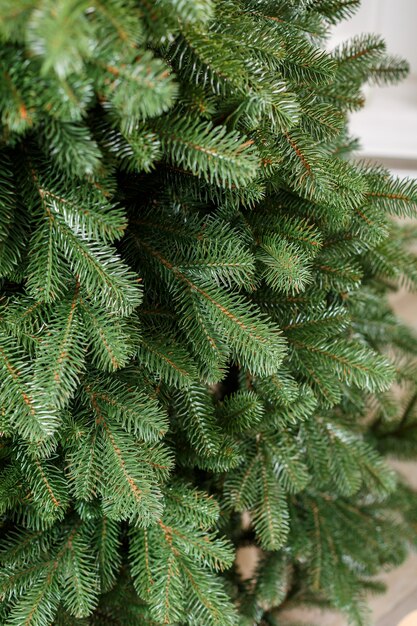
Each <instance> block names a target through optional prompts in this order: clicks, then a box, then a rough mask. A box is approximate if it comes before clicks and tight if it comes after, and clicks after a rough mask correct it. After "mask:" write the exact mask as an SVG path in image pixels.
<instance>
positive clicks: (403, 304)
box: [238, 291, 417, 626]
mask: <svg viewBox="0 0 417 626" xmlns="http://www.w3.org/2000/svg"><path fill="white" fill-rule="evenodd" d="M392 304H393V306H394V308H395V310H396V312H397V314H398V315H399V316H400V317H401V318H402V319H403V320H404V321H406V322H407V323H408V324H410V325H411V326H414V327H415V328H416V330H417V294H408V293H406V292H405V291H404V292H400V293H398V294H396V295H395V297H394V298H393V299H392ZM392 465H393V467H394V468H395V469H397V470H398V471H399V472H401V473H402V474H403V475H404V476H405V477H406V478H407V480H408V481H409V482H410V483H411V484H412V486H413V487H414V488H415V489H416V490H417V462H413V463H405V462H393V463H392ZM256 560H257V554H256V551H254V549H253V548H244V549H243V550H241V551H240V554H239V556H238V564H239V566H240V568H241V570H242V572H244V573H245V574H246V575H250V573H251V572H252V571H253V569H254V567H255V566H256ZM379 579H380V580H382V581H384V582H385V584H386V585H387V593H386V594H384V595H382V596H375V597H370V598H369V605H370V609H371V618H370V623H371V624H372V626H398V625H399V623H400V621H401V620H402V619H403V618H404V617H405V616H407V615H408V614H409V613H412V612H413V611H417V553H416V554H412V555H411V556H410V557H409V558H408V560H407V561H406V562H405V563H404V564H403V565H402V566H401V567H399V568H397V569H395V570H393V571H391V572H387V573H384V574H382V575H381V576H379ZM290 615H291V617H292V618H293V619H294V620H299V621H300V622H301V623H303V622H304V623H306V624H311V623H313V624H317V626H348V623H347V621H346V620H345V619H344V618H342V617H341V616H340V615H339V614H335V613H323V612H320V611H312V610H311V609H309V610H297V611H292V612H291V614H290ZM412 624H413V625H414V624H415V626H417V621H415V622H414V620H413V622H412ZM407 626H408V625H407ZM410 626H411V625H410Z"/></svg>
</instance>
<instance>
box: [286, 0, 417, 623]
mask: <svg viewBox="0 0 417 626" xmlns="http://www.w3.org/2000/svg"><path fill="white" fill-rule="evenodd" d="M365 32H368V33H369V32H372V33H379V34H381V35H382V36H383V37H384V39H385V41H386V44H387V50H388V51H389V52H390V53H391V54H395V55H399V56H402V57H405V58H406V59H408V61H409V62H410V67H411V71H410V75H409V77H408V78H407V79H406V80H405V81H404V82H403V83H400V84H399V85H394V86H389V87H370V88H366V92H365V93H366V107H365V108H364V109H363V110H362V111H359V112H357V113H354V114H352V116H351V124H350V129H351V133H352V135H354V136H357V137H359V138H360V142H361V151H360V153H359V154H358V156H359V157H360V158H364V159H367V160H372V161H377V162H380V163H382V164H383V165H385V166H386V167H389V168H390V170H391V171H393V172H394V173H395V174H398V175H399V176H410V177H413V178H417V0H362V7H361V9H360V10H359V11H358V12H357V13H356V15H355V16H354V17H353V18H351V19H350V20H346V21H345V22H343V23H342V24H340V25H339V26H337V27H336V28H335V29H334V32H333V35H332V38H331V39H330V41H329V48H332V47H334V46H335V45H338V44H339V43H340V42H342V41H344V40H346V39H348V38H350V37H353V36H354V35H357V34H360V33H365ZM416 246H417V242H416ZM392 303H393V306H394V308H395V310H396V312H397V314H398V315H399V316H400V317H401V318H403V319H404V320H405V321H406V322H407V323H409V324H410V325H412V326H414V327H415V329H416V332H417V294H410V293H408V292H406V291H405V290H404V291H400V292H399V293H397V294H395V295H394V296H393V297H392ZM393 465H394V466H395V467H396V468H397V469H398V470H399V471H401V472H402V473H403V474H405V475H406V476H407V478H408V480H410V481H411V482H412V484H413V486H414V487H415V488H416V489H417V463H399V462H396V463H393ZM379 578H380V579H381V580H383V581H384V582H385V583H386V584H387V586H388V591H387V593H386V594H385V595H384V596H377V597H373V598H372V597H371V598H370V606H371V612H372V624H373V625H374V626H397V625H399V624H400V622H401V620H402V619H404V618H405V617H406V616H408V615H409V614H411V613H413V612H414V611H417V555H412V556H411V557H409V559H408V560H407V562H406V563H404V565H403V566H402V567H400V568H398V569H396V570H395V571H392V572H388V573H386V574H383V575H381V576H380V577H379ZM297 617H298V618H299V619H301V618H304V619H305V621H314V622H315V623H317V625H318V626H347V621H346V620H345V619H343V618H341V617H340V616H339V615H336V614H327V615H326V614H323V613H321V612H319V611H318V612H314V613H313V612H312V611H311V610H310V611H308V610H307V611H303V612H298V613H297ZM409 620H410V621H409V622H408V621H407V625H408V624H409V626H412V625H414V626H417V614H415V615H414V616H411V615H409Z"/></svg>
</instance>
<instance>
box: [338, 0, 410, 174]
mask: <svg viewBox="0 0 417 626" xmlns="http://www.w3.org/2000/svg"><path fill="white" fill-rule="evenodd" d="M364 32H373V33H379V34H381V35H382V36H383V37H384V39H385V40H386V42H387V50H388V52H390V53H391V54H396V55H399V56H402V57H405V58H407V59H408V61H409V62H410V65H411V73H410V76H409V77H408V78H407V80H406V81H404V82H403V83H401V84H400V85H396V86H389V87H382V88H381V87H376V88H367V89H366V95H367V106H366V108H365V109H364V110H363V111H360V112H359V113H354V114H353V115H352V118H351V131H352V134H354V135H355V136H358V137H360V139H361V144H362V148H363V149H362V154H363V155H364V156H366V157H370V158H375V159H379V160H381V159H382V160H386V161H392V162H394V161H396V166H397V167H398V166H400V167H403V168H405V169H407V170H410V173H414V172H415V174H416V175H417V0H362V6H361V8H360V9H359V11H358V12H357V13H356V14H355V16H354V17H353V18H351V19H350V20H346V21H344V22H342V23H341V24H340V25H338V26H337V27H336V28H335V29H334V31H333V37H332V39H331V41H330V44H329V45H330V46H332V45H336V44H338V43H340V41H342V40H345V39H348V38H349V37H352V36H353V35H355V34H359V33H364Z"/></svg>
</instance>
